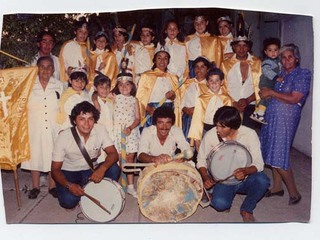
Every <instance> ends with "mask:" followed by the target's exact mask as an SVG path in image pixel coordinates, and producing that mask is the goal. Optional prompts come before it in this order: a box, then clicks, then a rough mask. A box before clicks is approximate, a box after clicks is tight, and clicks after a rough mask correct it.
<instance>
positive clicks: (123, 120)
mask: <svg viewBox="0 0 320 240" xmlns="http://www.w3.org/2000/svg"><path fill="white" fill-rule="evenodd" d="M114 93H115V94H117V95H116V97H115V102H114V127H113V129H114V130H113V133H114V143H115V147H116V149H117V150H118V153H119V154H120V153H121V131H123V132H124V134H125V135H126V153H127V155H126V161H127V162H128V163H132V162H133V160H134V157H135V155H136V153H137V151H138V142H139V138H140V133H139V128H137V126H138V125H139V124H140V110H139V104H138V100H137V99H136V98H135V94H136V86H135V84H134V83H133V78H132V74H130V73H121V74H119V75H118V77H117V84H116V87H115V89H114ZM127 179H128V188H127V192H128V194H130V195H132V196H133V197H135V198H136V197H137V192H136V190H135V189H134V186H133V174H127Z"/></svg>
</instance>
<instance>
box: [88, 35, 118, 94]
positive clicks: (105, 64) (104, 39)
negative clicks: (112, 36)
mask: <svg viewBox="0 0 320 240" xmlns="http://www.w3.org/2000/svg"><path fill="white" fill-rule="evenodd" d="M93 42H94V46H93V51H90V62H89V63H90V65H89V66H90V67H89V69H90V72H89V83H88V85H87V89H88V90H89V91H90V89H91V87H92V84H93V82H94V78H95V76H96V75H97V73H96V71H99V72H101V73H102V74H104V75H106V76H108V78H109V79H110V80H111V88H113V87H114V86H115V85H116V81H117V80H116V78H117V74H118V64H117V60H116V55H115V54H114V53H113V52H112V51H111V47H110V45H109V43H110V41H109V37H108V35H107V34H106V33H105V32H103V31H100V32H98V33H97V34H96V35H95V37H94V41H93Z"/></svg>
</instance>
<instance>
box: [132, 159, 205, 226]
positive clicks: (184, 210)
mask: <svg viewBox="0 0 320 240" xmlns="http://www.w3.org/2000/svg"><path fill="white" fill-rule="evenodd" d="M137 193H138V204H139V208H140V211H141V213H142V214H143V215H144V216H145V217H147V218H148V219H150V220H152V221H154V222H178V221H181V220H183V219H185V218H188V217H189V216H191V215H192V214H193V213H194V212H195V211H196V209H197V207H198V204H199V203H200V201H201V197H202V194H203V183H202V179H201V176H200V174H199V173H198V171H197V170H196V169H195V168H194V167H192V166H191V165H189V164H188V163H176V162H170V163H167V164H162V165H158V166H157V167H155V166H149V167H146V168H145V169H144V170H143V171H142V172H141V173H140V176H139V179H138V184H137Z"/></svg>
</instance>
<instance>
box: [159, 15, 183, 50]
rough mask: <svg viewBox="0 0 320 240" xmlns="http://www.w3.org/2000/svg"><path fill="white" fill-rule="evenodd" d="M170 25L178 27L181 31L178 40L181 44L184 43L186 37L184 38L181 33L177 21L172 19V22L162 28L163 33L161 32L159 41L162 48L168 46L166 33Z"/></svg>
mask: <svg viewBox="0 0 320 240" xmlns="http://www.w3.org/2000/svg"><path fill="white" fill-rule="evenodd" d="M170 23H174V24H176V25H177V28H178V30H179V33H178V35H177V39H178V41H179V42H184V36H183V34H182V32H181V30H180V28H179V24H178V21H177V20H175V19H171V20H169V21H167V22H166V24H165V25H164V26H163V28H162V31H161V34H160V40H159V43H160V45H161V46H164V45H165V44H166V38H167V33H166V31H167V28H168V26H169V24H170Z"/></svg>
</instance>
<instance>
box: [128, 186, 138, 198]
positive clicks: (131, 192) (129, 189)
mask: <svg viewBox="0 0 320 240" xmlns="http://www.w3.org/2000/svg"><path fill="white" fill-rule="evenodd" d="M127 193H128V194H130V195H131V196H132V197H134V198H137V197H138V195H137V192H136V190H135V189H134V188H128V189H127Z"/></svg>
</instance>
